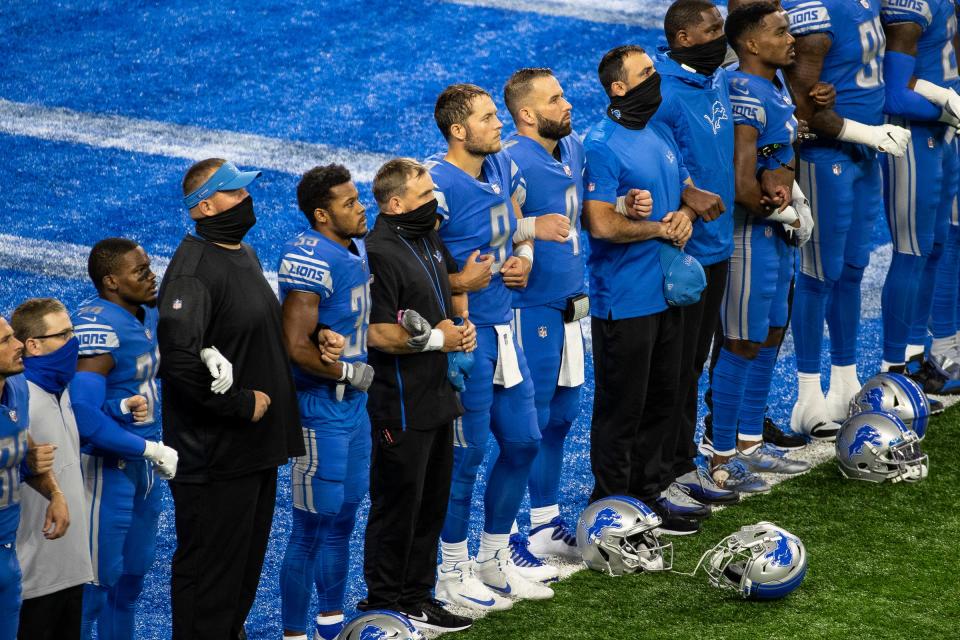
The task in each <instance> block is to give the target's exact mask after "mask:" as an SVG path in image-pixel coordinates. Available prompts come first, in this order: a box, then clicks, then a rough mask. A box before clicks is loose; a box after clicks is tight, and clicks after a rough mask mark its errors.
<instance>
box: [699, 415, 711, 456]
mask: <svg viewBox="0 0 960 640" xmlns="http://www.w3.org/2000/svg"><path fill="white" fill-rule="evenodd" d="M697 450H698V451H699V452H700V453H701V455H705V456H707V457H708V458H709V457H710V456H712V455H713V414H712V413H708V414H707V415H705V416H703V439H702V440H701V441H700V445H699V446H698V447H697Z"/></svg>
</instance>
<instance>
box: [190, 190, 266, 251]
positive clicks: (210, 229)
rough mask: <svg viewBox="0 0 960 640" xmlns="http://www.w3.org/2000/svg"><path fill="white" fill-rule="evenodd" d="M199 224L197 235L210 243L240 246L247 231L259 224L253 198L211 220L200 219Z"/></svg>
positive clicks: (247, 198) (210, 218)
mask: <svg viewBox="0 0 960 640" xmlns="http://www.w3.org/2000/svg"><path fill="white" fill-rule="evenodd" d="M196 222H197V235H198V236H200V237H201V238H203V239H204V240H206V241H208V242H217V243H220V244H240V243H241V242H242V241H243V237H244V236H245V235H247V231H250V229H251V228H252V227H253V225H255V224H257V216H256V215H254V213H253V198H251V197H250V196H247V197H246V198H244V199H243V200H241V201H240V203H239V204H237V205H236V206H234V207H231V208H229V209H227V210H226V211H224V212H223V213H219V214H217V215H215V216H212V217H209V218H200V219H199V220H197V221H196Z"/></svg>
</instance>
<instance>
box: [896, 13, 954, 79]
mask: <svg viewBox="0 0 960 640" xmlns="http://www.w3.org/2000/svg"><path fill="white" fill-rule="evenodd" d="M880 20H881V21H882V22H883V23H884V24H896V23H898V22H914V23H916V24H918V25H920V27H921V28H922V29H923V34H922V35H921V36H920V40H919V41H918V42H917V56H916V60H917V65H916V67H915V68H914V71H913V75H914V77H916V78H920V79H922V80H926V81H928V82H932V83H934V84H937V85H940V86H941V87H952V86H954V83H955V82H956V80H957V57H956V52H955V51H954V50H953V36H954V35H955V34H956V32H957V16H956V7H955V5H954V1H953V0H881V3H880Z"/></svg>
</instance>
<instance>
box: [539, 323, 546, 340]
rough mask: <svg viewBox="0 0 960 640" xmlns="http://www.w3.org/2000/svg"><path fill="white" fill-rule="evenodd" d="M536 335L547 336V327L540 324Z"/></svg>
mask: <svg viewBox="0 0 960 640" xmlns="http://www.w3.org/2000/svg"><path fill="white" fill-rule="evenodd" d="M537 335H538V336H540V337H541V338H546V337H547V327H546V326H545V325H540V326H539V327H538V328H537Z"/></svg>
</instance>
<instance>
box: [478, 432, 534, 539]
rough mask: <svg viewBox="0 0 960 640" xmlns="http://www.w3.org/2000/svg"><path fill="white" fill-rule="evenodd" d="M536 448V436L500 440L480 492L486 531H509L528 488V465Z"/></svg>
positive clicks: (496, 532) (531, 462)
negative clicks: (483, 488)
mask: <svg viewBox="0 0 960 640" xmlns="http://www.w3.org/2000/svg"><path fill="white" fill-rule="evenodd" d="M539 449H540V442H539V441H537V440H533V441H529V442H501V443H500V455H498V456H497V459H496V460H495V461H494V463H493V464H492V465H491V466H490V473H489V474H488V476H487V491H486V493H484V495H483V510H484V519H483V530H484V531H485V532H487V533H492V534H505V533H510V528H511V527H512V526H513V521H514V520H515V519H516V517H517V511H519V509H520V503H521V502H522V501H523V494H524V493H525V492H526V490H527V480H529V478H530V466H531V465H532V464H533V459H534V458H535V457H536V456H537V451H538V450H539Z"/></svg>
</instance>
